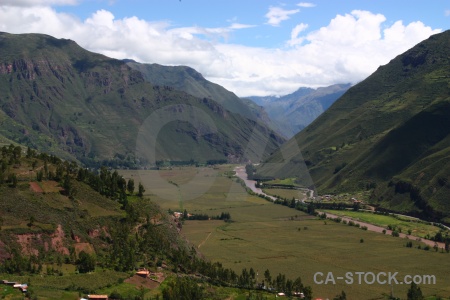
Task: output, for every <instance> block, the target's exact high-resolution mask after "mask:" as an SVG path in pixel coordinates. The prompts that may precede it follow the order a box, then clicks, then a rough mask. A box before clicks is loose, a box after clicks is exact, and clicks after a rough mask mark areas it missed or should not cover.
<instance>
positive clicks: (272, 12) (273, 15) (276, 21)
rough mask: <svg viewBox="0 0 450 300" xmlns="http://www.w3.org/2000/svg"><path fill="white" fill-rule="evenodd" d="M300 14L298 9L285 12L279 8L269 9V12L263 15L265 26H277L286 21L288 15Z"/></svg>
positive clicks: (272, 7)
mask: <svg viewBox="0 0 450 300" xmlns="http://www.w3.org/2000/svg"><path fill="white" fill-rule="evenodd" d="M298 12H300V10H299V9H292V10H285V9H282V8H281V7H274V6H271V7H269V12H268V13H267V14H266V15H265V17H266V18H267V24H269V25H272V26H279V25H280V23H281V22H282V21H285V20H288V19H289V16H290V15H294V14H296V13H298Z"/></svg>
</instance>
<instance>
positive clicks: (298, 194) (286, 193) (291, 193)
mask: <svg viewBox="0 0 450 300" xmlns="http://www.w3.org/2000/svg"><path fill="white" fill-rule="evenodd" d="M263 192H264V193H266V194H268V195H271V196H275V197H278V198H286V199H288V200H290V199H292V198H295V199H304V198H306V197H307V195H306V194H305V192H303V191H299V190H293V189H263Z"/></svg>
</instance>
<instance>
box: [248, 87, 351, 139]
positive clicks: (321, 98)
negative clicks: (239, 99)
mask: <svg viewBox="0 0 450 300" xmlns="http://www.w3.org/2000/svg"><path fill="white" fill-rule="evenodd" d="M350 87H351V84H335V85H331V86H328V87H321V88H317V89H312V88H300V89H298V90H297V91H295V92H294V93H292V94H289V95H285V96H281V97H275V96H268V97H256V96H255V97H249V99H251V100H252V101H254V102H255V103H257V104H258V105H260V106H262V107H263V108H264V110H265V111H266V112H267V114H268V115H269V117H270V119H271V120H272V122H273V124H275V128H276V129H277V130H278V131H279V132H280V133H281V134H283V135H284V136H286V137H288V138H291V137H292V136H294V135H295V134H296V133H298V132H300V131H301V130H302V129H303V128H305V127H306V126H308V125H309V124H310V123H311V122H312V121H314V120H315V119H316V118H317V117H318V116H319V115H320V114H321V113H323V112H324V111H325V110H327V109H328V107H330V105H331V104H333V103H334V101H336V100H337V99H338V98H339V97H341V96H342V95H343V94H344V93H345V92H346V91H347V90H348V89H349V88H350ZM273 124H272V126H273Z"/></svg>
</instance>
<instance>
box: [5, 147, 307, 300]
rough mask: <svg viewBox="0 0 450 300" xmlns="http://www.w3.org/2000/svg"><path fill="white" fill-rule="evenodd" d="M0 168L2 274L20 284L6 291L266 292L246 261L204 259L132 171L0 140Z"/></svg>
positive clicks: (52, 295) (31, 294)
mask: <svg viewBox="0 0 450 300" xmlns="http://www.w3.org/2000/svg"><path fill="white" fill-rule="evenodd" d="M0 166H1V167H0V199H1V200H2V201H0V274H1V276H2V278H3V280H8V281H9V282H14V284H16V283H17V282H18V283H24V282H25V283H26V291H24V293H23V294H22V293H20V292H19V291H18V290H17V289H16V291H17V293H15V292H14V290H13V288H12V286H11V287H9V288H5V289H4V288H2V295H4V296H6V294H8V295H9V294H11V295H14V296H13V298H11V299H19V298H20V299H22V298H23V297H25V296H26V297H27V299H78V298H80V297H82V296H83V295H87V294H107V295H109V297H110V298H112V299H148V298H149V297H148V296H150V297H151V299H160V296H161V294H162V298H163V299H179V295H180V294H183V295H190V296H189V297H188V298H189V299H229V298H230V297H231V295H233V296H237V297H239V298H246V296H248V294H252V293H257V294H260V296H262V295H265V296H267V295H270V293H269V292H267V291H261V290H260V287H259V282H257V281H256V274H255V272H254V270H253V269H252V268H251V269H250V270H247V269H246V268H244V269H242V272H238V271H240V270H238V271H235V270H233V269H231V268H225V267H223V266H222V264H221V263H217V262H210V261H208V260H206V259H204V258H203V257H202V255H201V254H200V253H199V252H198V250H197V248H196V247H195V246H193V245H192V244H190V243H189V241H187V240H186V238H185V237H184V235H182V234H180V231H181V229H182V227H183V223H184V221H185V216H186V217H187V212H185V214H184V215H183V214H181V216H177V215H176V214H169V213H168V212H167V211H166V210H163V209H161V208H160V207H159V206H158V205H157V204H156V203H155V202H153V201H152V200H151V199H149V198H146V197H144V192H145V190H144V188H143V186H142V184H141V183H140V182H139V183H138V182H134V179H133V178H130V179H125V178H124V177H122V176H120V175H119V173H118V172H117V171H112V170H109V169H108V168H106V167H101V168H100V169H99V170H95V171H92V170H90V169H86V168H83V167H80V166H79V165H77V164H76V163H74V162H68V161H64V160H61V159H60V158H58V157H56V156H53V155H48V154H45V153H38V152H36V151H34V150H32V149H31V148H28V149H27V150H26V151H24V149H22V148H21V147H20V146H15V145H13V144H11V145H9V146H3V147H1V148H0ZM203 169H209V170H213V167H210V168H203ZM214 170H215V169H214ZM155 172H159V171H155ZM184 178H186V177H184ZM244 193H245V192H244ZM222 216H223V217H222ZM191 217H192V216H191ZM230 217H231V216H230V214H229V213H222V215H221V218H223V219H221V220H225V221H226V222H229V221H230V220H229V219H230ZM205 222H209V221H206V220H205ZM211 222H213V223H215V224H217V223H216V222H215V221H211ZM222 222H223V221H222ZM139 269H141V271H142V272H140V274H139V272H136V271H137V270H139ZM267 272H269V271H267ZM279 276H280V278H281V277H283V279H282V281H281V282H283V286H284V285H289V283H290V285H289V286H290V288H289V290H288V293H292V292H293V291H295V290H304V291H305V293H306V292H307V291H308V292H309V295H311V288H310V287H306V286H304V285H303V284H302V281H301V279H300V278H298V279H297V280H295V281H293V280H291V279H286V277H285V275H282V274H280V275H279ZM274 282H275V281H274ZM2 283H3V282H2ZM274 284H275V283H274ZM280 284H281V283H280ZM5 287H7V286H6V285H5ZM148 294H150V295H148ZM15 295H17V297H16V296H15ZM153 296H154V297H153ZM6 298H7V299H10V297H9V296H6ZM308 299H310V298H308Z"/></svg>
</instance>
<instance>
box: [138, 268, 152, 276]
mask: <svg viewBox="0 0 450 300" xmlns="http://www.w3.org/2000/svg"><path fill="white" fill-rule="evenodd" d="M136 275H139V276H141V277H144V278H147V277H148V276H149V275H150V271H149V270H147V269H146V268H140V269H139V270H138V271H137V272H136Z"/></svg>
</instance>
